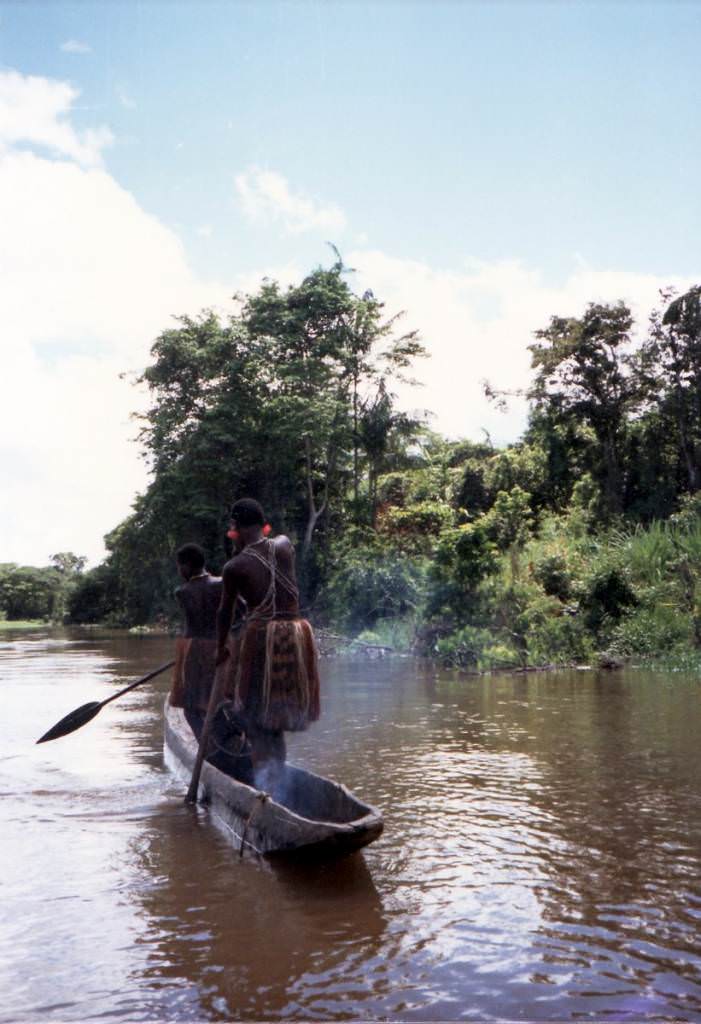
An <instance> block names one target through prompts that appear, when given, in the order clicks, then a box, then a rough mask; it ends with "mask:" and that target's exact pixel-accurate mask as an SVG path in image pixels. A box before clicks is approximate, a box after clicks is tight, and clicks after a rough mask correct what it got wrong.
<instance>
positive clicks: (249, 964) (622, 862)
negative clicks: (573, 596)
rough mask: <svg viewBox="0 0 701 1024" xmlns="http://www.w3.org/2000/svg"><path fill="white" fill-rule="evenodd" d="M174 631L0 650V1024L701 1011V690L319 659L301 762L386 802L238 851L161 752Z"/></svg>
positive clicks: (685, 1014)
mask: <svg viewBox="0 0 701 1024" xmlns="http://www.w3.org/2000/svg"><path fill="white" fill-rule="evenodd" d="M171 647H172V641H169V640H167V639H165V638H155V637H132V636H128V635H124V634H122V635H116V634H113V635H108V634H102V633H99V632H80V631H73V632H71V631H65V630H63V631H62V630H58V631H53V632H37V633H30V634H27V633H23V634H17V635H13V634H7V633H6V634H4V635H3V638H2V640H0V693H1V695H2V716H0V732H1V739H0V792H1V794H2V799H1V800H0V818H1V821H0V826H1V827H0V856H1V858H2V870H1V871H0V991H1V992H2V998H1V999H0V1021H13V1022H14V1021H32V1022H37V1021H78V1020H82V1021H84V1020H99V1019H101V1018H106V1019H109V1020H111V1021H117V1022H119V1021H123V1022H127V1021H199V1020H231V1019H234V1020H247V1019H256V1020H278V1019H280V1018H287V1019H298V1020H299V1019H304V1020H315V1019H319V1020H330V1019H357V1018H362V1019H390V1020H411V1021H413V1020H453V1019H460V1018H461V1019H467V1020H494V1019H500V1020H504V1019H507V1020H512V1019H513V1020H517V1019H518V1020H520V1019H527V1020H581V1019H585V1020H586V1019H594V1020H648V1019H649V1020H665V1019H666V1020H672V1019H675V1020H680V1019H681V1020H701V871H700V868H701V786H700V783H701V752H700V749H701V743H700V736H701V710H700V698H701V683H700V682H699V681H698V680H696V679H695V678H690V677H688V676H681V675H668V676H663V675H654V674H652V673H645V672H641V671H638V672H633V671H631V672H626V673H608V674H606V673H603V674H597V673H593V672H562V673H553V674H548V675H545V674H543V675H529V676H525V677H518V676H500V677H496V676H495V677H489V678H477V679H475V678H471V679H465V678H462V679H461V678H457V677H456V676H454V675H452V674H450V673H445V672H441V671H440V670H439V669H436V668H434V667H432V666H427V665H425V664H421V663H418V662H415V661H412V660H403V659H391V660H383V661H367V660H362V659H359V660H353V659H347V660H333V661H332V660H329V661H326V662H325V663H324V665H323V700H324V703H323V718H322V720H321V721H320V722H319V723H318V724H317V725H315V726H314V727H313V728H312V729H311V730H310V731H309V732H308V733H305V734H300V735H296V736H294V737H292V738H291V740H290V744H289V746H290V756H291V759H293V760H295V761H296V762H297V763H300V764H303V765H305V766H307V767H310V768H312V769H314V770H316V771H319V772H322V773H323V774H325V775H329V776H331V777H333V778H336V779H339V780H341V781H343V782H344V783H346V784H347V785H348V786H349V787H350V788H351V789H353V790H354V791H355V792H356V793H357V794H358V795H359V796H361V797H363V798H364V799H366V800H367V801H369V802H371V803H373V804H375V805H377V806H378V807H380V808H381V809H382V810H383V812H384V815H385V821H386V830H385V833H384V835H383V836H382V838H381V839H380V840H379V841H378V842H376V843H375V844H374V845H373V846H371V847H369V848H368V849H367V850H365V851H364V852H362V853H361V854H356V855H354V856H352V857H350V858H347V859H345V860H341V861H338V862H336V863H331V864H326V865H324V866H311V867H310V866H304V865H295V864H294V863H293V864H290V865H288V866H283V865H271V864H269V863H267V862H262V861H257V860H255V859H252V858H251V859H244V860H243V861H241V860H239V858H238V856H237V851H236V849H235V848H234V847H233V846H232V843H231V842H230V841H229V838H228V837H227V835H226V834H225V833H224V832H222V831H221V830H220V829H219V828H217V827H216V826H215V825H214V824H213V822H212V821H211V820H210V818H209V817H208V814H207V812H206V811H204V810H202V809H199V810H197V811H192V810H190V809H188V808H186V807H185V806H184V805H183V802H182V796H183V786H182V783H181V782H180V781H179V780H178V779H177V778H175V777H174V776H173V775H172V774H171V773H170V772H169V771H168V769H167V768H166V767H165V765H164V761H163V750H162V744H163V726H162V703H163V697H164V694H165V692H166V689H167V680H166V679H165V678H163V679H161V680H159V681H158V682H156V683H152V684H150V685H149V686H147V687H146V688H144V689H141V690H136V691H134V692H133V693H131V694H129V695H127V696H126V697H124V698H122V699H121V700H119V701H116V702H115V703H114V704H111V705H110V706H109V707H108V708H106V709H105V710H104V711H103V712H102V713H101V714H100V715H99V716H98V717H97V718H96V719H95V720H94V721H93V722H92V723H91V724H90V725H88V726H86V727H85V728H84V729H82V730H81V731H80V732H77V733H75V734H74V735H72V736H70V737H67V738H65V739H63V740H59V741H57V742H55V743H50V744H46V745H43V746H39V747H37V746H34V745H33V741H34V740H35V739H36V738H37V737H38V736H39V735H40V734H41V733H42V732H44V730H45V729H46V728H47V727H48V726H49V725H51V724H53V722H54V721H56V720H57V719H58V718H60V717H61V716H62V715H63V714H65V713H66V712H67V711H69V710H71V709H72V708H74V707H76V706H77V705H79V704H82V703H84V702H86V701H88V700H94V699H101V698H103V697H105V696H108V695H109V694H110V693H112V692H114V691H115V690H116V689H117V688H119V687H120V686H123V685H124V684H125V683H126V682H128V681H130V680H131V679H133V678H135V677H136V676H138V675H141V674H144V673H145V672H147V671H148V670H149V669H151V668H152V667H154V666H155V665H158V664H159V663H160V662H162V661H165V660H167V658H168V657H169V655H170V651H171Z"/></svg>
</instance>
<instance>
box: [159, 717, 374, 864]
mask: <svg viewBox="0 0 701 1024" xmlns="http://www.w3.org/2000/svg"><path fill="white" fill-rule="evenodd" d="M165 750H166V760H167V762H168V764H169V766H170V767H172V768H173V769H174V770H175V771H177V772H178V774H180V775H182V777H183V779H188V780H189V778H190V775H191V773H192V768H193V765H194V763H195V758H196V756H197V740H196V738H195V736H194V734H193V732H192V730H191V729H190V726H189V725H188V722H187V719H186V718H185V714H184V712H183V710H182V708H173V707H171V706H170V704H169V702H168V701H167V700H166V705H165ZM199 799H200V801H201V802H202V803H205V804H207V805H208V806H209V808H210V810H211V812H212V813H213V814H214V815H215V816H216V817H217V818H218V819H219V821H220V822H222V823H223V824H224V825H225V826H226V827H227V828H228V829H230V830H231V832H232V833H233V835H234V837H235V841H236V842H237V843H238V844H239V846H240V847H241V849H243V848H244V847H245V848H246V849H248V850H252V851H254V852H256V853H260V854H265V855H268V856H270V855H279V854H295V855H300V854H304V855H312V856H334V855H338V854H343V853H350V852H352V851H353V850H358V849H360V848H361V847H363V846H367V844H368V843H371V842H372V841H373V840H374V839H377V837H378V836H379V835H380V834H381V832H382V828H383V822H382V817H381V815H380V814H379V812H378V811H376V810H375V808H374V807H370V806H369V805H368V804H365V803H362V802H361V801H360V800H358V798H357V797H355V796H354V795H353V794H352V793H351V792H350V791H349V790H348V789H346V787H345V786H342V785H340V783H338V782H333V781H332V780H331V779H325V778H324V777H323V776H321V775H315V774H314V773H313V772H308V771H306V770H305V769H304V768H298V767H296V766H294V765H291V764H286V765H285V766H284V768H283V771H282V773H281V774H280V776H279V777H278V779H277V780H276V782H275V785H274V787H271V793H270V794H267V793H265V792H263V791H262V790H258V789H254V788H253V787H252V786H247V785H245V783H243V782H238V781H237V780H235V779H232V778H231V777H230V776H229V775H226V774H225V773H224V772H222V771H220V770H219V769H218V768H215V767H214V765H211V764H208V763H207V762H206V761H205V762H204V764H203V765H202V775H201V777H200V788H199Z"/></svg>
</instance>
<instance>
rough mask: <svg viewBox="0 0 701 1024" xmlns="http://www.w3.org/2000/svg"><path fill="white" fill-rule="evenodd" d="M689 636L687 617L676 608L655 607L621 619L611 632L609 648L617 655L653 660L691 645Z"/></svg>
mask: <svg viewBox="0 0 701 1024" xmlns="http://www.w3.org/2000/svg"><path fill="white" fill-rule="evenodd" d="M692 634H693V626H692V622H691V617H690V616H689V615H685V614H683V613H682V612H681V611H680V609H679V608H677V607H669V606H667V605H657V606H656V607H654V608H640V609H638V610H637V611H635V612H633V613H632V614H631V615H628V616H626V617H625V618H624V619H622V620H621V621H620V622H619V623H618V625H617V626H616V627H615V629H614V630H613V632H612V643H611V648H612V650H613V651H614V652H615V653H616V654H622V655H631V654H641V655H646V656H649V657H652V656H655V655H657V654H668V653H670V652H671V651H673V650H674V649H675V648H679V647H682V646H686V645H689V644H691V642H692Z"/></svg>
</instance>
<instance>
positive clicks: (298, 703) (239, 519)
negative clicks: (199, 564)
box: [216, 498, 319, 770]
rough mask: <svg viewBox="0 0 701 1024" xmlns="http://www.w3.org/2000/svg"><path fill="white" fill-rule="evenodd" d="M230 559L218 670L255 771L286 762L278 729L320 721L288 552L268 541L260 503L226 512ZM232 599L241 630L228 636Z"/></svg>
mask: <svg viewBox="0 0 701 1024" xmlns="http://www.w3.org/2000/svg"><path fill="white" fill-rule="evenodd" d="M231 526H232V529H231V530H230V531H229V536H230V537H231V539H232V540H233V542H234V548H235V552H234V556H233V558H232V559H231V560H230V561H229V562H227V563H226V565H225V566H224V572H223V575H222V580H223V594H222V599H221V605H220V607H219V612H218V615H217V657H216V661H217V664H218V665H221V664H223V663H224V662H225V661H227V660H228V666H227V672H228V686H227V691H228V692H230V693H233V695H234V702H235V707H236V710H237V712H238V713H240V715H241V717H242V719H243V721H244V723H245V729H246V735H247V737H248V740H249V742H250V744H251V757H252V761H253V768H254V770H259V769H260V768H261V767H264V766H266V765H270V764H271V762H272V764H273V765H274V764H276V763H277V764H280V763H282V762H283V761H284V760H285V756H286V751H285V737H284V732H285V731H286V730H287V731H298V730H301V729H306V728H307V726H308V725H309V723H310V722H315V721H316V720H317V719H318V717H319V672H318V666H317V655H316V645H315V643H314V635H313V633H312V628H311V626H310V625H309V623H308V622H307V620H306V619H303V618H302V617H301V616H300V611H299V590H298V587H297V578H296V574H295V552H294V548H293V546H292V544H291V543H290V541H289V539H288V538H287V537H284V536H279V537H275V538H269V537H268V536H267V534H268V533H269V529H270V528H269V527H266V525H265V515H264V514H263V509H262V508H261V506H260V504H259V503H258V502H257V501H255V500H254V499H252V498H242V499H241V500H240V501H237V502H236V503H235V504H234V506H233V507H232V509H231ZM237 598H242V599H243V600H244V601H245V602H246V605H247V609H248V614H247V617H246V620H245V625H244V627H243V629H242V630H241V632H240V633H239V634H238V635H237V636H236V637H231V636H230V632H229V630H230V628H231V621H232V618H233V614H234V606H235V603H236V599H237Z"/></svg>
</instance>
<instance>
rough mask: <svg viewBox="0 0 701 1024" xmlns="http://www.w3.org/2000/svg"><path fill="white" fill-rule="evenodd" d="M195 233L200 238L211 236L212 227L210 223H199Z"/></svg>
mask: <svg viewBox="0 0 701 1024" xmlns="http://www.w3.org/2000/svg"><path fill="white" fill-rule="evenodd" d="M195 233H196V234H197V235H198V236H199V237H200V238H211V237H212V235H213V233H214V228H213V227H212V225H211V224H200V226H199V227H198V228H197V230H196V232H195Z"/></svg>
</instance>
